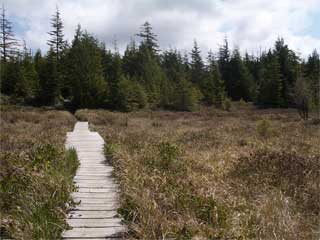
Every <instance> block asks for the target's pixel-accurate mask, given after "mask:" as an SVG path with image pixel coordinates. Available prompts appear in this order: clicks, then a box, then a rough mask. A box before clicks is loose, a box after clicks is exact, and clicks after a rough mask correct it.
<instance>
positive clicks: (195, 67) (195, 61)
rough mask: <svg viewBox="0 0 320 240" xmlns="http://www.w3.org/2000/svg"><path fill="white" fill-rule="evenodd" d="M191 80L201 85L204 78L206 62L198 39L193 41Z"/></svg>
mask: <svg viewBox="0 0 320 240" xmlns="http://www.w3.org/2000/svg"><path fill="white" fill-rule="evenodd" d="M190 65H191V70H190V71H191V81H192V83H194V84H196V85H198V86H200V85H201V81H202V80H203V79H204V64H203V61H202V58H201V52H200V49H199V46H198V43H197V41H196V40H195V41H194V43H193V49H192V51H191V64H190Z"/></svg>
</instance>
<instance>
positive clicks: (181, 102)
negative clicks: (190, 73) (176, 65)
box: [173, 80, 201, 111]
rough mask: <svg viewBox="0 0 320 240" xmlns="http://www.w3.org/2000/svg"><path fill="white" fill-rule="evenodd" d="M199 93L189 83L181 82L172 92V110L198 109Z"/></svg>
mask: <svg viewBox="0 0 320 240" xmlns="http://www.w3.org/2000/svg"><path fill="white" fill-rule="evenodd" d="M200 98H201V92H200V91H199V90H198V89H197V88H195V87H193V86H192V84H191V82H189V81H187V80H181V81H180V82H179V83H178V84H177V87H176V88H175V91H174V97H173V108H174V109H176V110H179V111H194V110H196V109H197V107H198V103H199V99H200Z"/></svg>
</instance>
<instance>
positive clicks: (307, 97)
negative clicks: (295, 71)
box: [294, 78, 314, 120]
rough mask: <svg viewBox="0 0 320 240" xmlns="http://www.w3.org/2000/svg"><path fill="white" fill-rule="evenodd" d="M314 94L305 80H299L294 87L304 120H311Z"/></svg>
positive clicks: (298, 106)
mask: <svg viewBox="0 0 320 240" xmlns="http://www.w3.org/2000/svg"><path fill="white" fill-rule="evenodd" d="M312 93H313V91H312V88H311V86H310V84H309V82H307V81H306V80H305V79H303V78H298V80H297V81H296V83H295V87H294V96H295V103H296V105H297V108H298V112H299V115H300V116H301V118H302V119H304V120H307V119H308V118H309V112H310V111H311V110H312V108H313V107H314V104H313V94H312Z"/></svg>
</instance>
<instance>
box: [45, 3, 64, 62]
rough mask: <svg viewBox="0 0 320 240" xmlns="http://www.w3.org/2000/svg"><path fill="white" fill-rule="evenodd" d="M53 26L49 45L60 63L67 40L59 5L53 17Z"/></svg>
mask: <svg viewBox="0 0 320 240" xmlns="http://www.w3.org/2000/svg"><path fill="white" fill-rule="evenodd" d="M51 27H52V28H53V29H52V30H51V31H50V32H49V33H48V34H49V35H50V37H51V39H49V40H48V45H49V47H50V48H51V49H52V53H53V54H54V55H55V57H56V62H57V63H58V62H59V61H60V59H61V55H62V52H63V49H64V47H65V44H66V42H65V41H64V40H63V37H64V35H63V23H62V20H61V17H60V12H59V9H58V7H57V8H56V12H55V14H54V15H52V18H51Z"/></svg>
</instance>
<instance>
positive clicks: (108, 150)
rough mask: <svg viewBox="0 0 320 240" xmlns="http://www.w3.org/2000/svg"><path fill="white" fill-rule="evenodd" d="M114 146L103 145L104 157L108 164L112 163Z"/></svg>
mask: <svg viewBox="0 0 320 240" xmlns="http://www.w3.org/2000/svg"><path fill="white" fill-rule="evenodd" d="M116 147H117V146H116V145H115V144H113V143H106V144H105V145H104V155H105V157H106V159H107V161H108V162H109V163H112V158H113V155H114V153H115V151H116Z"/></svg>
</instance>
